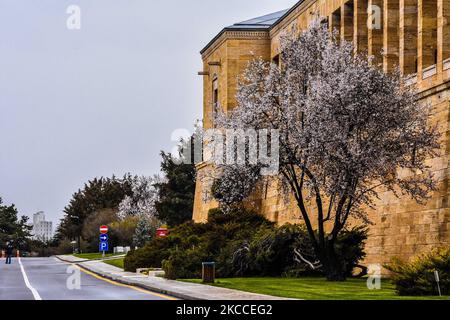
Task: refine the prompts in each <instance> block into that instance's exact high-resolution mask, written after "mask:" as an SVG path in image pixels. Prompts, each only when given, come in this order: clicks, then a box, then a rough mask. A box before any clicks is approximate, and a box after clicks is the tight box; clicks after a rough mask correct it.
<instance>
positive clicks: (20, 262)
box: [18, 258, 42, 300]
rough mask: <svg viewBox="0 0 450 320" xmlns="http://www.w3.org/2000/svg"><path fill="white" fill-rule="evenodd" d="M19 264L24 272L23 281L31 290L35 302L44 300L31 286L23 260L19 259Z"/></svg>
mask: <svg viewBox="0 0 450 320" xmlns="http://www.w3.org/2000/svg"><path fill="white" fill-rule="evenodd" d="M18 260H19V264H20V270H21V271H22V276H23V281H25V285H26V286H27V288H28V289H30V291H31V293H32V294H33V297H34V300H42V298H41V296H40V295H39V292H37V290H36V289H35V288H33V286H32V285H31V283H30V281H28V277H27V274H26V272H25V268H24V267H23V264H22V259H20V258H18Z"/></svg>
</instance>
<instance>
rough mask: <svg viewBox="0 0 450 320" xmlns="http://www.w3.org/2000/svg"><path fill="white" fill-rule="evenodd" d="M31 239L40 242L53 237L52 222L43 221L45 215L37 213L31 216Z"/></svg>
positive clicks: (40, 212)
mask: <svg viewBox="0 0 450 320" xmlns="http://www.w3.org/2000/svg"><path fill="white" fill-rule="evenodd" d="M32 234H33V238H34V239H37V240H41V241H49V240H51V239H52V237H53V230H52V222H51V221H45V214H44V212H42V211H39V212H37V213H35V214H34V215H33V230H32Z"/></svg>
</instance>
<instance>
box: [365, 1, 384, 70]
mask: <svg viewBox="0 0 450 320" xmlns="http://www.w3.org/2000/svg"><path fill="white" fill-rule="evenodd" d="M367 10H368V16H369V18H368V25H367V26H368V40H369V41H368V52H369V55H373V56H374V57H375V59H374V63H375V64H377V65H379V64H382V63H383V57H382V55H381V51H382V50H383V0H369V5H368V9H367Z"/></svg>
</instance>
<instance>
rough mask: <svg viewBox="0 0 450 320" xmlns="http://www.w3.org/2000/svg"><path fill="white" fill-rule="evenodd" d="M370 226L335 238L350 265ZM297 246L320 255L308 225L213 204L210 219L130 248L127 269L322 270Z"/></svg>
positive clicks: (183, 274)
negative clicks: (205, 265) (207, 266)
mask: <svg viewBox="0 0 450 320" xmlns="http://www.w3.org/2000/svg"><path fill="white" fill-rule="evenodd" d="M366 237H367V236H366V232H365V230H364V229H362V228H356V229H354V230H351V231H345V232H342V233H341V235H340V237H339V241H338V242H337V244H336V247H337V251H338V254H339V256H340V257H341V258H342V261H343V263H344V265H345V266H346V269H345V270H347V268H348V271H349V272H351V271H352V269H353V266H355V265H356V264H357V262H358V261H359V260H360V259H361V258H362V257H363V256H364V251H363V245H364V240H365V238H366ZM295 249H298V250H300V251H301V252H302V255H303V256H305V257H306V258H307V259H310V260H312V261H315V260H317V259H316V258H315V255H314V253H313V250H312V246H311V244H310V242H309V237H308V234H307V232H306V230H305V228H304V227H303V226H299V225H289V224H288V225H285V226H282V227H276V226H275V224H274V223H272V222H270V221H268V220H267V219H265V218H264V217H263V216H261V215H259V214H257V213H255V212H252V211H250V210H246V209H235V210H233V211H231V212H229V213H228V214H224V213H223V212H222V211H220V210H211V211H210V215H209V220H208V222H207V223H205V224H196V223H194V222H192V221H191V222H186V223H184V224H182V225H180V226H178V227H176V228H174V229H173V230H171V232H170V234H169V236H168V237H167V238H164V239H153V240H152V241H150V242H149V243H148V244H147V245H146V246H144V248H142V249H139V250H136V251H134V252H130V253H129V254H128V255H127V257H126V258H125V270H127V271H132V272H134V271H136V269H137V268H150V267H152V268H159V267H162V268H163V269H164V271H165V272H166V277H167V278H170V279H182V278H198V277H201V267H202V262H210V261H214V262H216V275H217V277H221V278H226V277H235V276H281V275H288V276H302V275H311V274H320V271H321V270H320V269H318V270H311V269H310V268H309V266H308V265H307V264H306V263H299V260H298V259H297V260H296V259H295V257H296V255H295V252H294V251H295Z"/></svg>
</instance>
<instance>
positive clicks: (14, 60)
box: [0, 0, 296, 223]
mask: <svg viewBox="0 0 450 320" xmlns="http://www.w3.org/2000/svg"><path fill="white" fill-rule="evenodd" d="M295 3H296V1H295V0H245V1H243V0H227V1H223V0H221V1H219V0H190V1H188V0H172V1H170V0H79V1H77V0H71V1H65V0H39V1H36V0H0V197H2V198H3V200H4V202H6V203H8V204H9V203H15V204H16V205H17V207H18V208H19V211H20V213H21V214H28V215H32V214H33V213H34V212H36V211H39V210H43V211H45V213H46V215H47V218H48V219H49V220H52V221H53V222H54V223H57V222H58V221H59V219H60V218H61V217H62V210H63V208H64V206H65V205H66V204H67V203H68V201H69V199H70V198H71V195H72V193H73V192H75V191H76V190H77V189H78V188H80V187H82V186H83V184H84V182H86V181H87V180H89V179H91V178H94V177H96V176H111V175H112V174H116V175H118V176H121V175H123V174H124V173H126V172H131V173H132V174H139V175H142V174H144V175H151V174H153V173H157V172H158V171H159V162H160V157H159V151H160V150H162V149H163V150H168V151H170V150H171V149H172V147H173V145H174V143H173V142H172V141H171V133H172V132H173V131H174V130H176V129H178V128H187V129H191V128H192V125H193V123H194V122H195V120H196V119H200V118H201V116H202V115H201V111H202V79H201V77H199V76H197V71H200V70H201V59H200V55H199V51H200V49H201V48H202V47H203V46H204V45H206V43H207V42H208V41H209V40H210V39H211V38H212V37H214V36H215V35H216V34H217V33H218V32H219V31H220V30H221V29H222V27H224V26H226V25H230V24H233V23H235V22H238V21H242V20H247V19H249V18H253V17H257V16H260V15H264V14H267V13H271V12H275V11H279V10H283V9H286V8H289V7H291V6H292V5H293V4H295ZM69 5H78V6H79V7H80V8H81V30H68V29H67V27H66V20H67V18H68V17H69V15H68V14H67V13H66V9H67V7H68V6H69Z"/></svg>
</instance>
